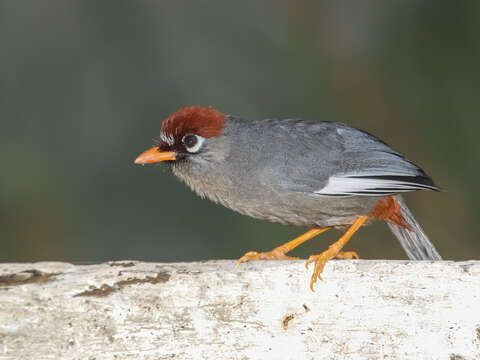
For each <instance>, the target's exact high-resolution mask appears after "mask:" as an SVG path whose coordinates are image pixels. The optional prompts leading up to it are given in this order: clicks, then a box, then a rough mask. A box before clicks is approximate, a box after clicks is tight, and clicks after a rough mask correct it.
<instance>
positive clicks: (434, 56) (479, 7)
mask: <svg viewBox="0 0 480 360" xmlns="http://www.w3.org/2000/svg"><path fill="white" fill-rule="evenodd" d="M479 35H480V2H479V1H456V2H453V1H407V0H398V1H388V2H387V1H367V2H364V1H362V2H360V1H354V0H352V1H339V0H335V1H333V0H332V1H303V0H298V1H284V0H274V1H273V0H272V1H223V0H217V1H200V0H195V1H153V0H152V1H126V0H123V1H121V0H115V1H65V0H59V1H48V0H43V1H36V0H31V1H27V0H25V1H20V0H11V1H9V0H2V1H0V129H1V130H0V141H1V149H2V151H1V152H0V157H1V177H0V246H1V247H0V248H1V250H0V261H2V262H6V261H37V260H64V261H74V262H83V261H105V260H115V259H140V260H150V261H183V260H185V261H189V260H200V259H217V258H238V257H240V256H242V255H243V254H244V253H245V252H246V251H249V250H270V249H272V248H273V247H275V246H278V245H279V244H281V243H283V242H286V241H288V240H290V239H292V238H293V237H294V236H296V235H299V234H300V233H302V232H303V231H305V230H306V229H302V228H292V227H286V226H282V225H278V224H272V223H267V222H263V221H259V220H254V219H250V218H248V217H245V216H242V215H239V214H236V213H234V212H232V211H230V210H227V209H225V208H223V207H221V206H217V205H215V204H213V203H211V202H209V201H208V200H201V199H200V198H199V197H197V196H196V195H194V194H193V193H192V192H191V191H190V190H189V189H188V188H187V187H186V186H185V185H184V184H182V183H180V182H179V181H178V180H176V179H175V178H174V177H173V175H172V174H170V172H169V171H168V169H167V168H166V167H163V166H150V167H138V166H135V165H134V164H133V160H134V159H135V157H136V156H137V155H138V154H139V153H140V152H142V151H143V150H145V149H147V148H148V147H149V146H150V145H152V143H153V141H152V139H153V138H156V137H157V136H158V134H159V129H160V125H161V121H162V120H163V119H164V118H165V117H167V116H168V115H169V114H170V113H172V112H174V111H176V110H178V109H179V108H180V107H183V106H186V105H212V106H214V107H215V108H217V109H219V110H220V111H222V112H224V113H227V114H234V115H238V116H242V117H245V118H249V119H260V118H266V117H303V118H308V119H314V120H331V121H342V122H345V123H348V124H350V125H352V126H356V127H359V128H361V129H363V130H366V131H368V132H370V133H373V134H375V135H377V136H378V137H380V138H381V139H383V140H384V141H386V142H387V143H389V144H390V145H391V146H393V147H394V148H396V149H398V150H400V151H401V152H403V153H405V154H406V155H407V157H408V158H410V159H411V160H413V161H414V162H416V163H417V164H419V165H420V166H422V167H423V168H424V169H425V170H426V171H427V173H428V174H429V175H430V176H432V177H433V179H434V180H435V181H436V182H437V184H438V185H439V186H441V187H442V188H444V189H445V191H444V192H441V193H433V192H425V191H424V192H416V193H411V194H409V195H407V196H406V197H407V201H408V203H409V205H410V207H411V208H412V210H413V211H414V213H415V214H416V216H417V218H418V220H419V221H420V222H421V223H422V224H423V226H424V228H425V230H426V232H427V233H428V234H429V235H430V237H431V239H432V240H433V241H434V243H435V244H437V246H438V249H439V251H440V253H441V254H442V255H443V256H444V257H445V258H447V259H470V258H476V259H478V258H480V241H479V234H480V231H479V228H478V221H479V212H480V193H479V191H478V181H479V174H480V170H479V165H480V146H479V145H478V138H479V133H480V122H479V114H480V100H479V93H480V71H479V64H480V39H479ZM339 235H340V233H339V232H338V231H330V232H328V233H326V234H325V235H322V236H321V237H319V238H317V239H315V240H312V241H310V242H309V243H307V244H306V245H304V246H302V247H301V248H300V249H298V250H296V251H295V252H294V254H296V255H298V256H302V257H306V256H308V255H310V254H312V253H318V252H321V251H323V250H324V249H326V247H327V246H328V245H329V243H330V242H331V241H333V240H335V239H336V238H338V236H339ZM348 248H349V249H354V250H357V251H358V252H359V254H360V256H361V257H363V258H396V259H404V258H405V255H404V254H403V252H402V250H401V248H400V246H399V245H398V244H397V242H396V240H395V239H394V237H393V235H392V234H390V233H389V230H388V228H387V226H386V225H385V224H383V223H381V222H378V223H375V224H373V225H371V226H369V227H366V228H363V229H362V230H361V231H359V233H358V234H357V235H356V236H355V237H354V239H353V240H352V241H351V242H350V243H349V246H348Z"/></svg>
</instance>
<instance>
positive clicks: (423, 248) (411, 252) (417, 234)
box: [387, 195, 442, 260]
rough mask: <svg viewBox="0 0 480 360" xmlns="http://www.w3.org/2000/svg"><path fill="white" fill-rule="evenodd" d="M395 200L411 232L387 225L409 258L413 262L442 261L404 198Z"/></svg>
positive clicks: (398, 197) (390, 224) (393, 225)
mask: <svg viewBox="0 0 480 360" xmlns="http://www.w3.org/2000/svg"><path fill="white" fill-rule="evenodd" d="M395 199H396V200H397V202H398V204H399V205H400V208H401V211H402V215H403V217H404V220H405V222H406V223H407V224H408V225H409V226H410V228H411V230H409V229H406V228H404V227H400V226H398V225H395V224H393V223H390V222H387V224H388V226H389V227H390V230H392V232H393V234H394V235H395V236H396V237H397V239H398V241H399V242H400V245H402V247H403V250H405V252H406V253H407V255H408V257H409V258H410V259H412V260H442V257H441V256H440V254H439V253H438V252H437V250H436V249H435V246H433V244H432V243H431V242H430V240H429V239H428V237H427V235H425V233H424V232H423V229H422V227H421V226H420V224H419V223H418V222H417V221H416V220H415V218H414V217H413V214H412V212H411V211H410V209H409V208H408V207H407V205H406V204H405V201H404V200H403V199H402V197H401V196H400V195H396V196H395Z"/></svg>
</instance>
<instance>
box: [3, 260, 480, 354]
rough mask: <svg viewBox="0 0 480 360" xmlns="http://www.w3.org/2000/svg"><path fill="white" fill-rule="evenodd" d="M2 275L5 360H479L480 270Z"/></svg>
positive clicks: (80, 270)
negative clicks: (316, 278) (312, 278)
mask: <svg viewBox="0 0 480 360" xmlns="http://www.w3.org/2000/svg"><path fill="white" fill-rule="evenodd" d="M309 275H310V272H308V271H307V270H306V269H305V267H304V262H300V261H293V262H283V261H273V262H253V263H246V264H242V265H241V266H240V267H236V265H235V262H234V261H209V262H201V263H176V264H163V263H162V264H160V263H143V262H134V261H120V262H111V263H105V264H100V265H87V266H75V265H71V264H67V263H35V264H1V265H0V359H2V360H3V359H262V360H263V359H384V358H387V359H480V262H478V261H476V262H473V261H471V262H460V263H456V262H436V263H431V262H406V261H365V260H363V261H362V260H360V261H331V262H329V263H328V264H327V266H326V269H325V272H324V280H323V281H320V282H318V283H317V285H316V292H315V293H312V292H311V291H310V290H309V287H308V284H309Z"/></svg>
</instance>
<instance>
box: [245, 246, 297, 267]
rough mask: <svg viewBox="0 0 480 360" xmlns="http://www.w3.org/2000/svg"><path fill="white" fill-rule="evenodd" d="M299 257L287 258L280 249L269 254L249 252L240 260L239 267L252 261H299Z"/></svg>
mask: <svg viewBox="0 0 480 360" xmlns="http://www.w3.org/2000/svg"><path fill="white" fill-rule="evenodd" d="M298 259H299V258H298V257H293V256H287V255H285V252H284V251H282V250H281V249H279V248H276V249H273V250H272V251H267V252H260V253H259V252H256V251H249V252H247V253H246V254H245V255H243V256H242V257H241V258H240V259H238V262H237V265H240V264H241V263H242V262H245V261H250V260H298Z"/></svg>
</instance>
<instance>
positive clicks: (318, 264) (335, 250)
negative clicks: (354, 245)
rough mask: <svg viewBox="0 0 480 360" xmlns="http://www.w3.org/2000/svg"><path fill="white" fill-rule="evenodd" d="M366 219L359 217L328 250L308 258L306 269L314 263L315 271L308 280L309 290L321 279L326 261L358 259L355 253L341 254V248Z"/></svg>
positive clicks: (366, 217)
mask: <svg viewBox="0 0 480 360" xmlns="http://www.w3.org/2000/svg"><path fill="white" fill-rule="evenodd" d="M367 219H368V216H360V217H358V218H357V219H356V220H355V222H354V223H353V224H352V226H350V227H349V228H348V230H347V231H346V232H345V234H343V236H342V237H341V238H340V239H339V240H337V241H336V242H335V243H333V244H332V245H330V247H329V248H328V250H326V251H324V252H323V253H321V254H320V255H312V256H310V257H309V258H308V260H307V263H306V264H305V266H306V268H307V269H308V265H309V264H310V263H312V262H314V263H315V269H313V274H312V279H311V280H310V289H311V290H312V291H314V290H313V284H315V282H316V281H317V279H320V280H321V279H322V277H321V276H320V275H321V274H322V271H323V268H324V267H325V264H326V263H327V261H328V260H330V259H332V258H334V257H338V258H341V259H345V258H347V259H352V258H354V257H356V258H357V259H358V255H357V253H356V252H353V251H349V252H342V251H341V250H342V248H343V247H344V246H345V244H346V243H347V242H348V240H350V238H351V237H352V235H353V234H354V233H355V232H356V231H357V230H358V229H359V228H360V226H362V224H363V223H364V222H365V221H366V220H367Z"/></svg>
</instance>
